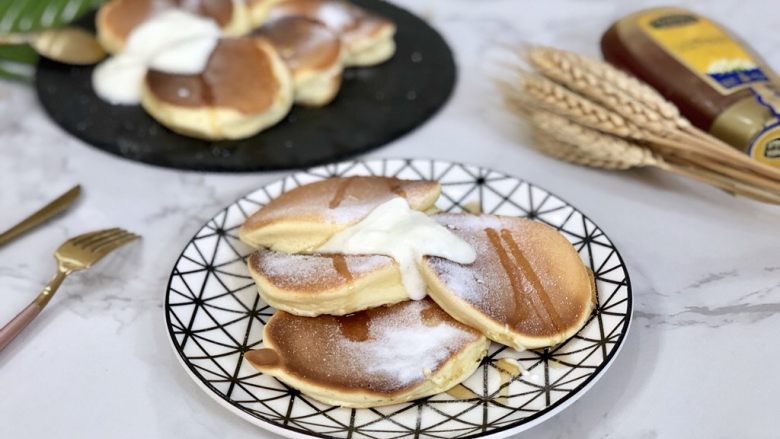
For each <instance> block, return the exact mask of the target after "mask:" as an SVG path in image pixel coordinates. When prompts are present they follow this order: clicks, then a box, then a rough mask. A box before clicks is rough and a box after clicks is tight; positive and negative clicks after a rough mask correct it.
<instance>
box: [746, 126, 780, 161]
mask: <svg viewBox="0 0 780 439" xmlns="http://www.w3.org/2000/svg"><path fill="white" fill-rule="evenodd" d="M748 155H750V157H752V158H753V159H755V160H758V161H759V162H763V163H766V164H768V165H770V166H778V167H780V125H773V126H771V127H769V128H767V129H765V130H764V131H762V132H761V134H759V135H758V136H757V137H756V138H755V140H753V143H752V144H751V145H750V148H749V149H748Z"/></svg>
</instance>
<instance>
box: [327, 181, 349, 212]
mask: <svg viewBox="0 0 780 439" xmlns="http://www.w3.org/2000/svg"><path fill="white" fill-rule="evenodd" d="M354 179H355V177H349V178H346V179H344V181H342V182H341V184H340V185H339V188H338V189H336V193H335V194H333V198H331V199H330V203H328V207H330V208H331V209H335V208H337V207H339V205H340V204H341V202H342V201H344V197H345V196H346V195H347V188H349V185H351V184H352V181H353V180H354Z"/></svg>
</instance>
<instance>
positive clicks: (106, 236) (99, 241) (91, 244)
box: [81, 229, 130, 251]
mask: <svg viewBox="0 0 780 439" xmlns="http://www.w3.org/2000/svg"><path fill="white" fill-rule="evenodd" d="M128 233H130V232H127V231H125V230H122V229H116V230H114V231H112V232H111V233H103V234H101V235H100V236H96V237H94V238H92V239H90V240H89V241H88V242H85V243H83V244H81V248H83V249H84V250H89V251H94V250H95V248H97V247H99V246H101V245H103V244H104V243H105V242H108V241H111V240H114V239H117V238H120V237H122V236H125V235H127V234H128Z"/></svg>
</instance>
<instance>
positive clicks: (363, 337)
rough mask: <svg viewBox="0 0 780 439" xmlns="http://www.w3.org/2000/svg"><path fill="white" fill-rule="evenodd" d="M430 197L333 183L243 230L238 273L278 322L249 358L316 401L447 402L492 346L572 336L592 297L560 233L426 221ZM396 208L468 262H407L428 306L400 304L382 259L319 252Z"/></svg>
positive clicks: (446, 218)
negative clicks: (430, 225) (471, 256)
mask: <svg viewBox="0 0 780 439" xmlns="http://www.w3.org/2000/svg"><path fill="white" fill-rule="evenodd" d="M440 190H441V188H440V186H439V184H438V183H436V182H432V181H414V180H400V179H397V178H387V177H349V178H331V179H328V180H324V181H320V182H316V183H311V184H307V185H304V186H300V187H298V188H296V189H293V190H291V191H289V192H286V193H284V194H282V195H281V196H279V197H278V198H276V199H274V200H272V201H271V202H270V203H268V204H267V205H266V206H264V207H263V208H261V209H260V210H259V211H258V212H257V213H255V214H254V215H252V216H251V217H250V218H248V219H247V221H246V222H245V223H244V225H243V226H242V227H241V230H240V236H241V239H242V240H243V241H244V242H245V243H247V244H249V245H251V246H253V247H255V248H257V251H256V252H255V253H253V254H252V255H250V256H249V258H248V266H249V271H250V273H251V274H252V277H253V278H254V279H255V281H256V283H257V286H258V291H259V293H260V295H261V296H262V298H263V299H264V300H265V301H266V302H267V303H268V304H270V305H272V306H274V307H275V308H277V309H278V310H279V311H278V312H277V313H276V314H275V315H274V316H273V317H272V318H271V319H270V321H269V322H268V324H267V325H266V327H265V330H264V339H263V340H264V345H265V347H264V348H263V349H260V350H257V351H252V352H249V353H247V354H246V358H247V360H248V361H249V362H250V363H251V364H252V365H253V366H254V367H255V368H257V369H258V370H260V371H262V372H264V373H268V374H271V375H273V376H275V377H277V378H278V379H280V380H281V381H283V382H285V383H287V384H288V385H290V386H292V387H295V388H297V389H299V390H301V391H302V392H303V393H305V394H307V395H310V396H312V397H314V398H316V399H318V400H321V401H323V402H326V403H329V404H335V405H341V406H347V407H374V406H380V405H388V404H394V403H399V402H404V401H409V400H412V399H417V398H421V397H424V396H429V395H433V394H436V393H440V392H443V391H447V390H448V389H450V388H452V387H453V386H455V385H457V384H459V383H460V382H462V381H463V380H465V379H466V378H468V377H469V376H470V375H471V374H472V373H473V372H474V370H475V369H476V368H477V366H478V365H479V363H480V361H481V360H482V358H483V357H484V356H485V354H486V352H487V349H488V345H489V340H492V341H495V342H498V343H501V344H504V345H507V346H509V347H512V348H514V349H518V350H522V349H534V348H541V347H546V346H551V345H554V344H558V343H561V342H563V341H565V340H566V339H568V338H569V337H571V336H572V335H574V334H575V333H576V332H577V331H579V330H580V329H581V328H582V326H583V325H584V324H585V323H586V321H587V320H588V317H589V316H590V314H591V311H592V310H593V306H594V303H595V287H594V283H593V280H592V275H591V274H590V271H589V270H588V269H587V268H586V267H585V265H584V264H583V263H582V261H581V260H580V258H579V255H578V254H577V251H576V250H575V249H574V247H573V246H572V245H571V244H570V243H569V242H568V241H567V240H566V239H565V238H564V237H563V236H562V235H560V234H559V233H558V232H557V231H556V230H555V229H553V228H551V227H549V226H547V225H544V224H542V223H539V222H535V221H531V220H527V219H522V218H517V217H506V216H495V215H473V214H468V213H462V214H452V213H435V203H436V200H437V199H438V197H439V195H440ZM394 197H402V198H404V199H406V201H407V202H408V204H409V206H410V207H411V208H412V209H415V210H418V211H422V212H428V213H431V214H432V216H431V217H432V218H433V219H434V220H435V221H436V222H438V223H439V224H441V225H443V226H445V227H446V228H447V229H449V230H450V232H452V233H453V234H455V235H456V236H458V237H459V238H461V239H463V240H464V241H466V242H467V243H468V244H470V245H471V246H472V247H473V248H474V250H475V251H476V254H477V258H476V261H475V262H474V263H472V264H467V265H464V264H458V263H455V262H452V261H450V260H448V259H445V258H440V257H433V256H424V257H423V258H422V259H421V260H420V261H418V268H419V270H420V272H421V273H422V275H423V278H424V279H425V282H426V283H427V287H428V295H429V298H426V299H423V300H421V301H411V300H410V299H409V296H408V294H407V292H406V290H405V288H404V286H403V284H402V281H401V275H400V271H399V267H398V264H397V263H396V261H394V260H393V259H392V258H391V257H388V256H384V255H341V254H335V255H334V254H325V253H318V252H317V250H316V249H317V248H319V247H320V246H321V245H322V244H324V243H325V242H326V241H328V240H329V239H330V238H331V237H332V236H333V235H335V234H336V233H338V232H340V231H343V230H345V229H347V228H348V227H350V226H352V225H354V224H356V223H358V222H360V221H361V220H362V219H363V218H365V217H366V216H367V215H368V214H369V213H371V212H372V211H373V210H374V209H375V208H376V207H378V206H379V205H381V204H383V203H385V202H386V201H388V200H390V199H392V198H394Z"/></svg>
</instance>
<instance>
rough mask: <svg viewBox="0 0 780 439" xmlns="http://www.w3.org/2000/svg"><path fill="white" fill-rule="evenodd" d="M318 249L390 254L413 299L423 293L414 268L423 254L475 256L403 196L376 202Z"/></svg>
mask: <svg viewBox="0 0 780 439" xmlns="http://www.w3.org/2000/svg"><path fill="white" fill-rule="evenodd" d="M345 184H346V183H345ZM342 187H343V186H342ZM318 251H320V252H324V253H344V254H353V255H354V254H358V255H359V254H379V255H387V256H390V257H392V258H393V259H394V260H395V261H396V262H397V263H398V265H399V268H400V270H401V281H402V282H403V285H404V287H405V288H406V291H407V293H408V294H409V297H410V298H412V299H414V300H420V299H422V298H423V297H425V296H426V294H427V292H426V289H427V287H426V285H425V281H424V280H423V278H422V275H421V274H420V272H419V268H418V263H419V262H420V261H421V260H422V257H423V256H429V255H430V256H439V257H442V258H446V259H448V260H451V261H454V262H457V263H461V264H471V263H472V262H474V260H475V259H476V256H477V255H476V253H475V252H474V249H473V248H472V247H471V246H470V245H469V244H468V243H466V242H465V241H463V240H462V239H460V238H458V237H457V236H456V235H454V234H453V233H452V232H450V231H449V230H447V229H446V228H445V227H443V226H441V225H440V224H438V223H437V222H436V221H435V220H433V219H432V218H431V217H429V216H428V215H426V214H424V213H422V212H418V211H416V210H412V209H411V208H410V207H409V203H407V202H406V200H405V199H403V198H393V199H391V200H389V201H387V202H385V203H383V204H381V205H379V206H378V207H376V208H375V209H374V210H373V211H371V213H370V214H368V216H366V217H365V218H364V219H362V220H361V221H360V222H359V223H357V224H355V225H353V226H351V227H348V228H347V229H345V230H343V231H341V232H338V233H337V234H336V235H334V236H333V237H332V238H331V239H330V240H329V241H328V242H326V243H325V244H324V245H322V246H321V247H320V248H319V249H318Z"/></svg>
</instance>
